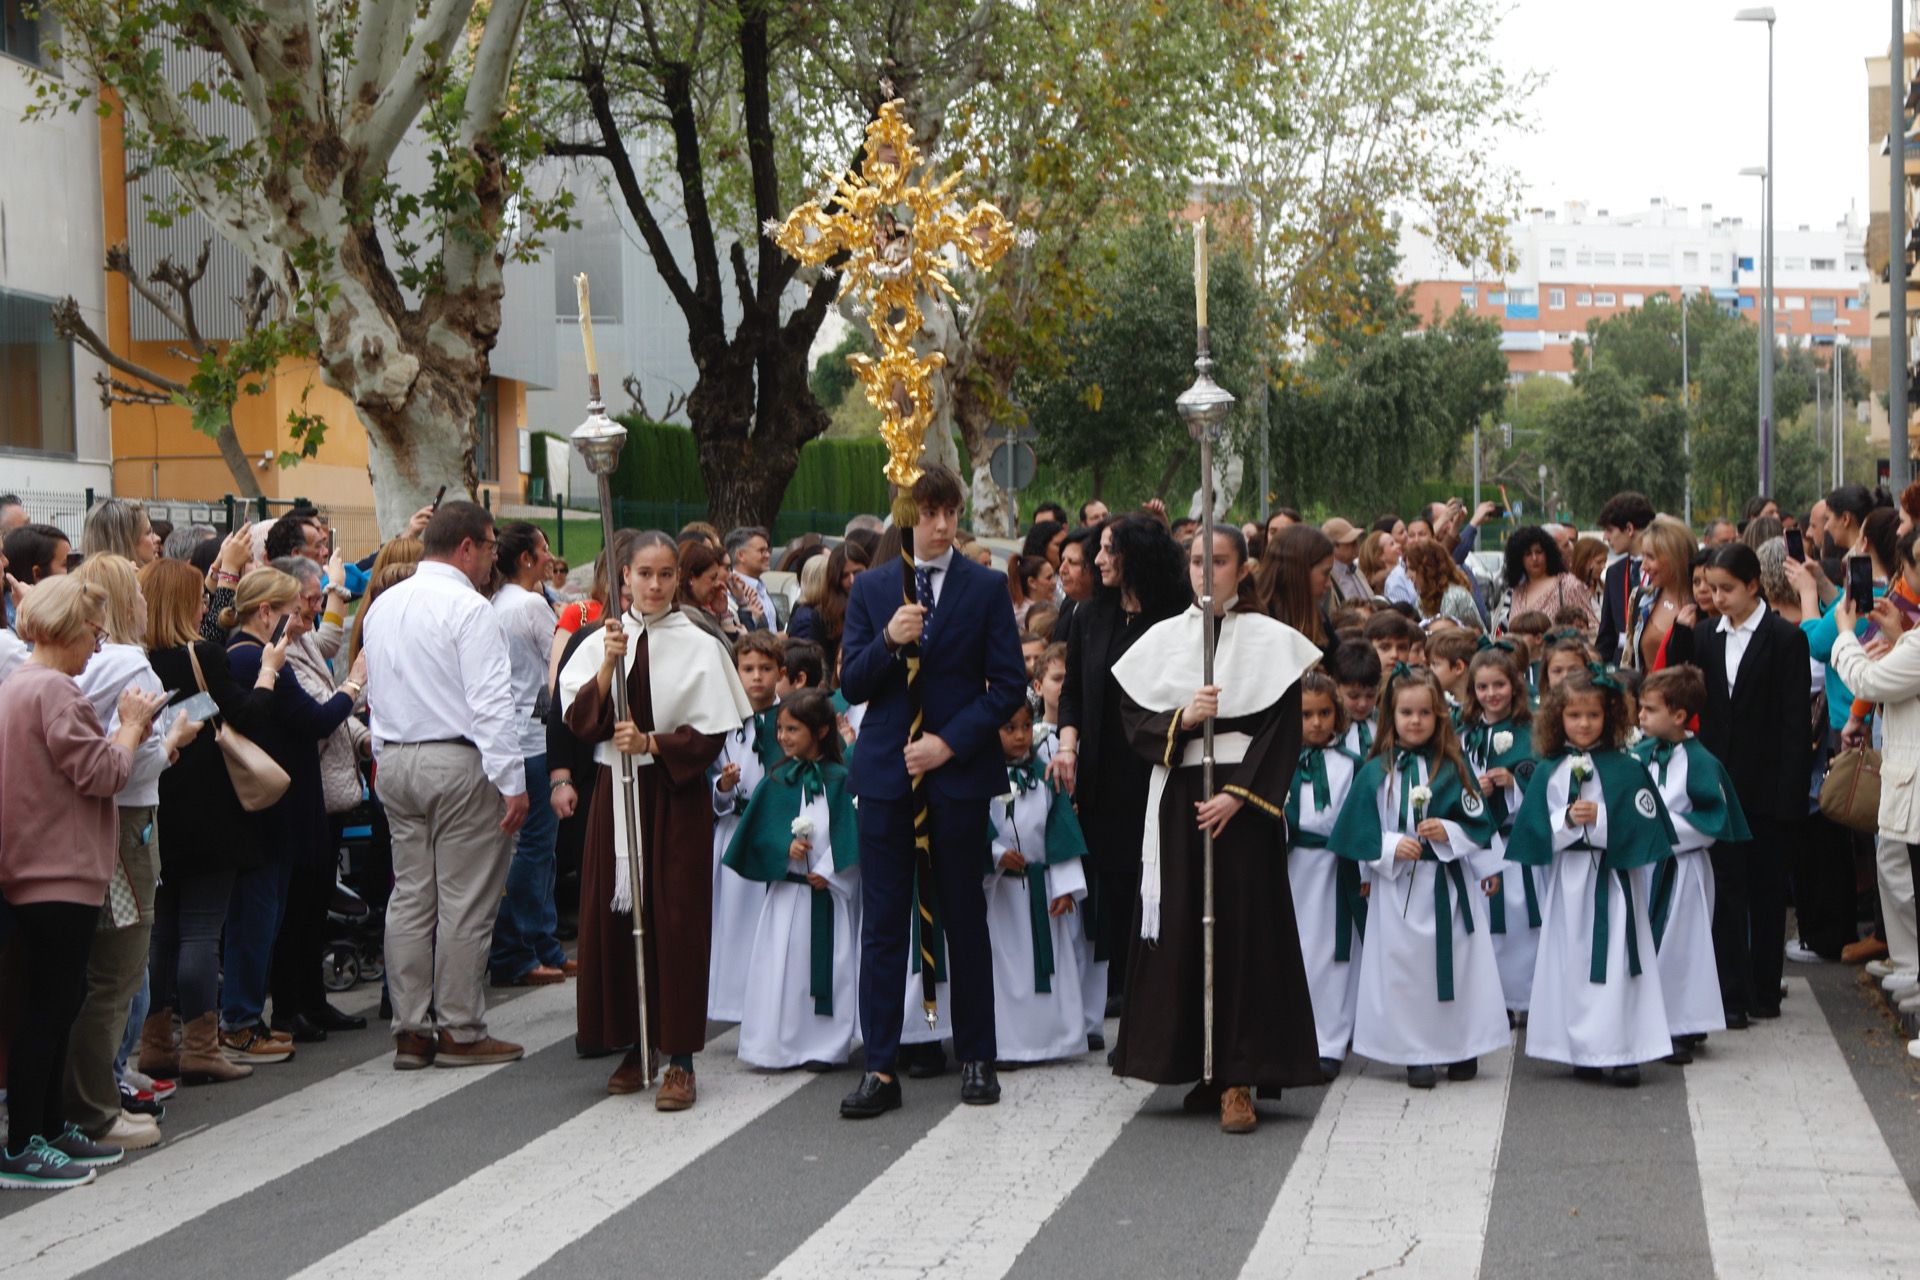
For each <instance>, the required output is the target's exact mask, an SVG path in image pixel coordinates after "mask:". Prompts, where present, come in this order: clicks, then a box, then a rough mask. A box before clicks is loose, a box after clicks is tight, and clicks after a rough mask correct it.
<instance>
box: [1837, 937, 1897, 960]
mask: <svg viewBox="0 0 1920 1280" xmlns="http://www.w3.org/2000/svg"><path fill="white" fill-rule="evenodd" d="M1886 956H1887V944H1886V941H1885V939H1882V938H1873V937H1867V938H1860V939H1858V940H1857V941H1854V942H1849V943H1848V944H1847V945H1846V946H1844V947H1842V948H1840V960H1841V962H1842V963H1843V964H1869V963H1871V962H1873V961H1875V960H1884V959H1886Z"/></svg>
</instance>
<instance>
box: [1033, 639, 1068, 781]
mask: <svg viewBox="0 0 1920 1280" xmlns="http://www.w3.org/2000/svg"><path fill="white" fill-rule="evenodd" d="M1031 671H1032V674H1033V691H1034V692H1035V693H1037V694H1039V695H1040V708H1041V711H1040V719H1039V721H1038V723H1036V724H1035V725H1034V726H1033V730H1034V734H1035V738H1036V740H1039V739H1041V738H1051V737H1052V736H1053V732H1054V730H1055V728H1057V727H1058V726H1059V724H1060V691H1061V690H1062V689H1064V688H1065V687H1066V684H1067V646H1066V645H1065V644H1050V645H1048V646H1047V647H1046V648H1045V649H1042V650H1041V651H1040V656H1039V657H1038V658H1036V659H1034V661H1033V666H1032V668H1031ZM1049 754H1051V753H1049Z"/></svg>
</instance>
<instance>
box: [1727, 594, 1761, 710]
mask: <svg viewBox="0 0 1920 1280" xmlns="http://www.w3.org/2000/svg"><path fill="white" fill-rule="evenodd" d="M1766 616H1767V602H1766V601H1764V600H1762V601H1761V602H1760V603H1759V604H1757V605H1755V606H1754V609H1753V612H1752V613H1750V614H1748V615H1747V620H1746V621H1745V622H1743V623H1741V624H1740V625H1739V626H1737V627H1736V626H1734V625H1733V620H1732V619H1730V618H1728V617H1727V616H1726V615H1724V614H1722V615H1721V617H1720V634H1721V635H1723V636H1725V637H1726V638H1727V692H1728V693H1732V692H1733V685H1734V681H1736V680H1738V679H1739V678H1740V660H1741V659H1742V658H1745V657H1746V656H1747V646H1748V645H1750V644H1752V643H1753V634H1754V632H1756V631H1758V630H1759V629H1760V620H1761V619H1762V618H1764V617H1766Z"/></svg>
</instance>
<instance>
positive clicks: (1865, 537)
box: [1860, 507, 1900, 578]
mask: <svg viewBox="0 0 1920 1280" xmlns="http://www.w3.org/2000/svg"><path fill="white" fill-rule="evenodd" d="M1860 539H1861V541H1863V542H1865V543H1866V544H1867V549H1868V550H1870V551H1872V552H1873V557H1874V559H1876V560H1878V561H1879V562H1880V569H1881V572H1883V573H1885V574H1886V575H1887V576H1888V577H1889V578H1891V577H1892V576H1893V575H1894V574H1896V573H1898V572H1900V551H1899V543H1900V513H1899V512H1897V511H1895V510H1894V509H1893V508H1892V507H1875V508H1874V509H1873V510H1872V511H1869V512H1868V513H1867V518H1866V520H1865V521H1864V522H1862V523H1861V525H1860Z"/></svg>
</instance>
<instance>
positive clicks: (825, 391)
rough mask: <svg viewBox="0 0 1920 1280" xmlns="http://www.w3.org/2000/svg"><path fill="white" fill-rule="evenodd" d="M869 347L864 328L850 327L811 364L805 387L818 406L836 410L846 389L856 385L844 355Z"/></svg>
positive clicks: (868, 348) (842, 400)
mask: <svg viewBox="0 0 1920 1280" xmlns="http://www.w3.org/2000/svg"><path fill="white" fill-rule="evenodd" d="M872 347H873V343H872V342H871V341H870V340H869V339H868V337H867V332H866V330H865V329H862V328H859V327H854V328H850V329H848V330H847V336H846V337H844V338H842V339H840V341H839V343H838V344H836V345H835V346H834V348H833V350H831V351H829V352H827V354H825V355H823V356H821V357H820V359H819V361H818V362H817V363H815V365H814V366H813V375H812V376H811V377H810V378H808V379H807V389H808V390H809V391H811V392H812V393H813V398H814V399H815V400H818V401H819V402H820V407H821V408H822V409H826V410H828V411H830V412H831V411H832V410H834V409H838V408H839V407H840V405H841V404H842V402H844V401H845V400H846V398H847V392H849V391H851V390H853V388H854V387H855V386H856V385H857V383H856V380H855V378H854V376H853V367H852V366H851V365H849V364H848V363H847V357H848V356H850V355H853V354H854V353H855V352H866V351H870V350H872Z"/></svg>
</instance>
